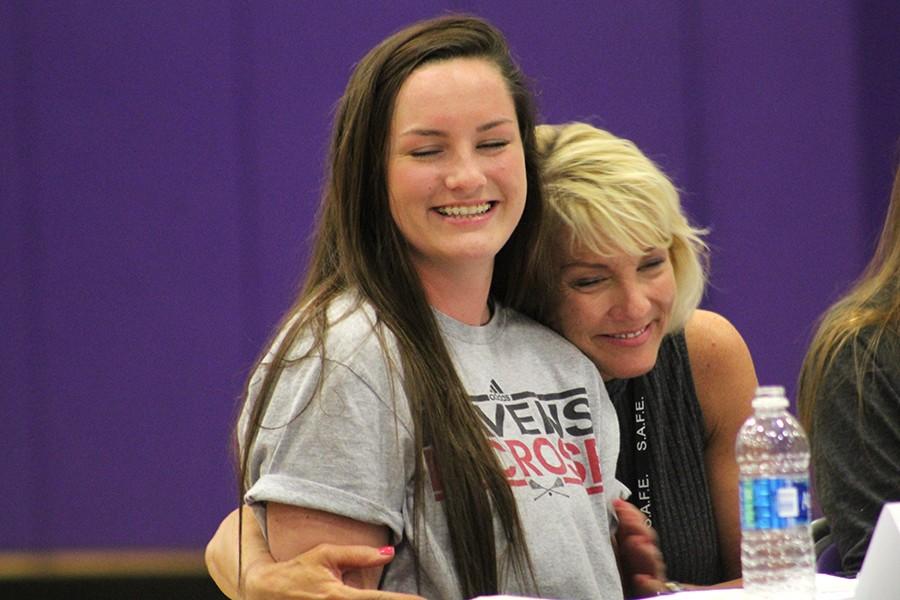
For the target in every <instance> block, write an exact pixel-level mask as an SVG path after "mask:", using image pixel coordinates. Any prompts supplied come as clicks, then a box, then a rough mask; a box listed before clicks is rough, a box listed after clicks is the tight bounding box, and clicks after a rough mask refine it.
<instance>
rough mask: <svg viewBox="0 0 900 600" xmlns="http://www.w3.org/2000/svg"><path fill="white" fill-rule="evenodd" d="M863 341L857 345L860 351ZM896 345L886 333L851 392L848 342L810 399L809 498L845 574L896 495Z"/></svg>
mask: <svg viewBox="0 0 900 600" xmlns="http://www.w3.org/2000/svg"><path fill="white" fill-rule="evenodd" d="M864 343H865V338H862V339H861V340H858V341H857V342H856V346H855V349H856V351H857V352H860V351H861V350H862V348H863V344H864ZM898 349H900V344H898V339H897V336H895V335H889V334H886V335H885V336H884V337H883V338H882V343H881V344H880V347H879V349H878V352H877V354H876V356H875V361H874V364H873V365H872V366H871V368H870V369H868V370H867V372H866V373H865V375H864V380H863V402H862V405H860V403H859V401H858V400H857V393H856V375H855V372H854V368H853V351H854V348H853V347H852V346H848V347H846V348H845V349H844V351H842V352H841V353H840V354H839V355H838V357H837V359H836V360H835V364H834V367H833V368H832V369H831V371H830V372H829V373H828V374H827V375H826V377H825V380H824V383H823V385H822V386H821V388H820V392H819V395H818V398H817V400H816V408H815V415H814V433H815V440H814V443H813V469H814V476H815V483H816V495H817V497H818V500H819V504H820V505H821V507H822V511H823V512H824V514H825V516H827V517H828V520H829V522H830V524H831V530H832V536H833V538H834V540H835V543H836V544H837V546H838V549H839V550H840V552H841V556H842V557H843V568H844V572H845V574H847V575H853V574H856V573H857V572H858V571H859V569H860V567H861V566H862V561H863V558H864V557H865V554H866V549H867V548H868V546H869V539H870V538H871V536H872V529H873V528H874V527H875V522H876V521H877V519H878V514H879V513H880V511H881V507H882V505H883V504H884V503H885V502H889V501H897V500H900V351H898Z"/></svg>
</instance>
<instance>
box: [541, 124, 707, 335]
mask: <svg viewBox="0 0 900 600" xmlns="http://www.w3.org/2000/svg"><path fill="white" fill-rule="evenodd" d="M536 133H537V142H538V152H539V153H540V155H541V161H542V174H543V178H544V195H545V202H546V203H547V209H548V210H547V213H549V214H548V215H547V216H548V219H549V220H550V222H551V227H550V228H551V232H550V235H551V238H555V239H557V240H558V239H559V237H560V236H561V235H566V234H568V236H569V249H570V250H571V249H572V248H574V247H575V246H580V247H583V248H585V249H587V250H589V251H591V252H595V253H597V254H599V255H601V256H613V255H616V254H621V253H623V252H624V253H626V254H629V255H631V256H641V255H643V254H644V253H645V252H646V250H647V248H668V250H669V256H670V258H671V260H672V267H673V270H674V272H675V281H676V285H677V292H676V297H675V302H674V304H673V307H672V315H671V318H670V320H669V331H668V332H667V333H669V332H672V331H676V330H679V329H681V328H683V327H684V325H685V323H686V322H687V320H688V318H689V317H690V315H691V313H692V312H693V311H694V309H696V308H697V306H698V305H699V304H700V300H701V299H702V297H703V292H704V289H705V287H706V279H707V268H706V267H707V256H708V254H707V253H708V248H707V246H706V244H705V243H704V241H703V239H702V236H703V235H704V234H706V230H703V229H698V228H696V227H693V226H692V225H691V224H690V223H689V222H688V220H687V217H685V215H684V213H683V212H682V209H681V202H680V200H679V197H678V191H677V190H676V189H675V186H674V185H673V184H672V182H671V181H670V180H669V178H668V177H666V175H665V174H664V173H663V172H662V171H661V170H660V169H659V167H657V166H656V165H655V164H654V163H653V161H651V160H650V159H649V158H647V157H646V156H645V155H644V154H643V153H642V152H641V151H640V150H639V149H638V148H637V146H635V145H634V143H632V142H631V141H629V140H626V139H622V138H619V137H616V136H615V135H613V134H611V133H609V132H608V131H604V130H602V129H597V128H596V127H593V126H592V125H588V124H586V123H568V124H565V125H540V126H538V127H537V130H536ZM554 262H555V261H554ZM556 266H558V263H556ZM557 279H558V271H557Z"/></svg>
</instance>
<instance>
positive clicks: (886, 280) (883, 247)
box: [797, 165, 900, 438]
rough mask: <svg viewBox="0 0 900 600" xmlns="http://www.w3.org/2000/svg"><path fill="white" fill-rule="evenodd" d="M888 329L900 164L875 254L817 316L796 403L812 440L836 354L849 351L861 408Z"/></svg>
mask: <svg viewBox="0 0 900 600" xmlns="http://www.w3.org/2000/svg"><path fill="white" fill-rule="evenodd" d="M888 331H891V332H893V333H894V334H895V335H900V165H898V167H897V170H896V173H895V174H894V185H893V189H892V190H891V200H890V204H889V205H888V211H887V215H886V217H885V220H884V226H883V228H882V230H881V236H880V237H879V239H878V245H877V247H876V248H875V254H874V255H873V256H872V259H871V261H869V264H868V265H867V266H866V268H865V270H864V271H863V273H862V275H861V276H860V277H859V279H858V280H857V281H856V283H855V284H854V285H853V287H851V288H850V291H849V292H847V294H846V295H845V296H844V297H843V298H841V299H840V300H838V301H837V302H836V303H835V304H833V305H832V306H831V308H829V309H828V310H827V311H826V312H825V314H824V315H823V316H822V318H821V321H820V323H819V327H818V329H817V331H816V334H815V336H814V337H813V341H812V343H811V344H810V346H809V350H808V351H807V353H806V358H804V360H803V366H802V368H801V369H800V379H799V383H798V392H797V405H798V409H799V414H800V419H801V421H802V422H803V426H804V427H805V428H806V430H807V432H809V435H810V437H811V438H814V432H813V421H814V419H813V415H814V413H815V408H816V400H817V398H818V397H819V388H820V386H821V385H822V382H823V381H825V378H826V375H827V374H828V372H829V371H830V370H831V368H832V366H833V363H834V360H835V357H836V356H838V354H839V353H840V352H841V350H842V349H844V348H845V347H847V346H849V347H850V348H851V349H852V352H851V357H852V361H853V374H854V383H855V386H856V399H857V404H858V406H859V407H860V410H862V406H863V404H862V396H863V383H864V382H865V379H866V374H867V373H869V371H870V370H871V369H872V363H873V361H874V357H875V354H876V352H877V351H878V348H879V346H880V345H881V344H882V341H883V339H884V334H885V332H888ZM863 332H865V334H866V335H865V341H864V342H863V341H862V340H863V338H861V337H860V334H861V333H863ZM857 342H861V343H857Z"/></svg>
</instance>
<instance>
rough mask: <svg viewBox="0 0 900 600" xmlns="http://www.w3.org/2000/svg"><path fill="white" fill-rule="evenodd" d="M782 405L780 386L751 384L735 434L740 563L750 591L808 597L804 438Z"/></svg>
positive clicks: (811, 584) (811, 570)
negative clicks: (748, 412) (749, 406)
mask: <svg viewBox="0 0 900 600" xmlns="http://www.w3.org/2000/svg"><path fill="white" fill-rule="evenodd" d="M787 407H788V400H787V398H786V397H785V393H784V388H783V387H781V386H767V387H759V388H757V390H756V397H755V398H754V399H753V410H754V414H753V416H751V417H750V418H749V419H747V421H746V422H745V423H744V425H743V426H742V427H741V430H740V432H739V433H738V437H737V443H736V445H735V451H736V455H737V462H738V466H739V468H740V474H741V475H740V477H741V483H740V497H741V568H742V571H743V577H744V589H745V590H746V591H747V592H748V594H749V595H751V596H754V597H759V598H791V599H792V600H793V599H797V600H802V599H806V598H809V599H812V598H814V597H815V593H816V581H815V573H816V567H815V552H814V549H813V541H812V535H811V533H810V530H809V512H810V511H809V505H810V501H809V441H808V440H807V438H806V434H805V433H804V432H803V428H802V427H801V426H800V424H799V423H798V422H797V420H796V419H795V418H794V417H793V416H792V415H791V414H790V413H789V412H788V410H787Z"/></svg>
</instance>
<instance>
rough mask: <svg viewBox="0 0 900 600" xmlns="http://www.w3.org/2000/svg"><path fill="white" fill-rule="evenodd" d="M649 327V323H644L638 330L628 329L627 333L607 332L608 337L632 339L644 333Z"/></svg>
mask: <svg viewBox="0 0 900 600" xmlns="http://www.w3.org/2000/svg"><path fill="white" fill-rule="evenodd" d="M647 327H649V325H644V326H643V327H641V328H640V329H638V330H637V331H628V332H625V333H609V334H607V337H611V338H615V339H617V340H630V339H633V338H636V337H638V336H640V335H641V334H642V333H644V332H645V331H647Z"/></svg>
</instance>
